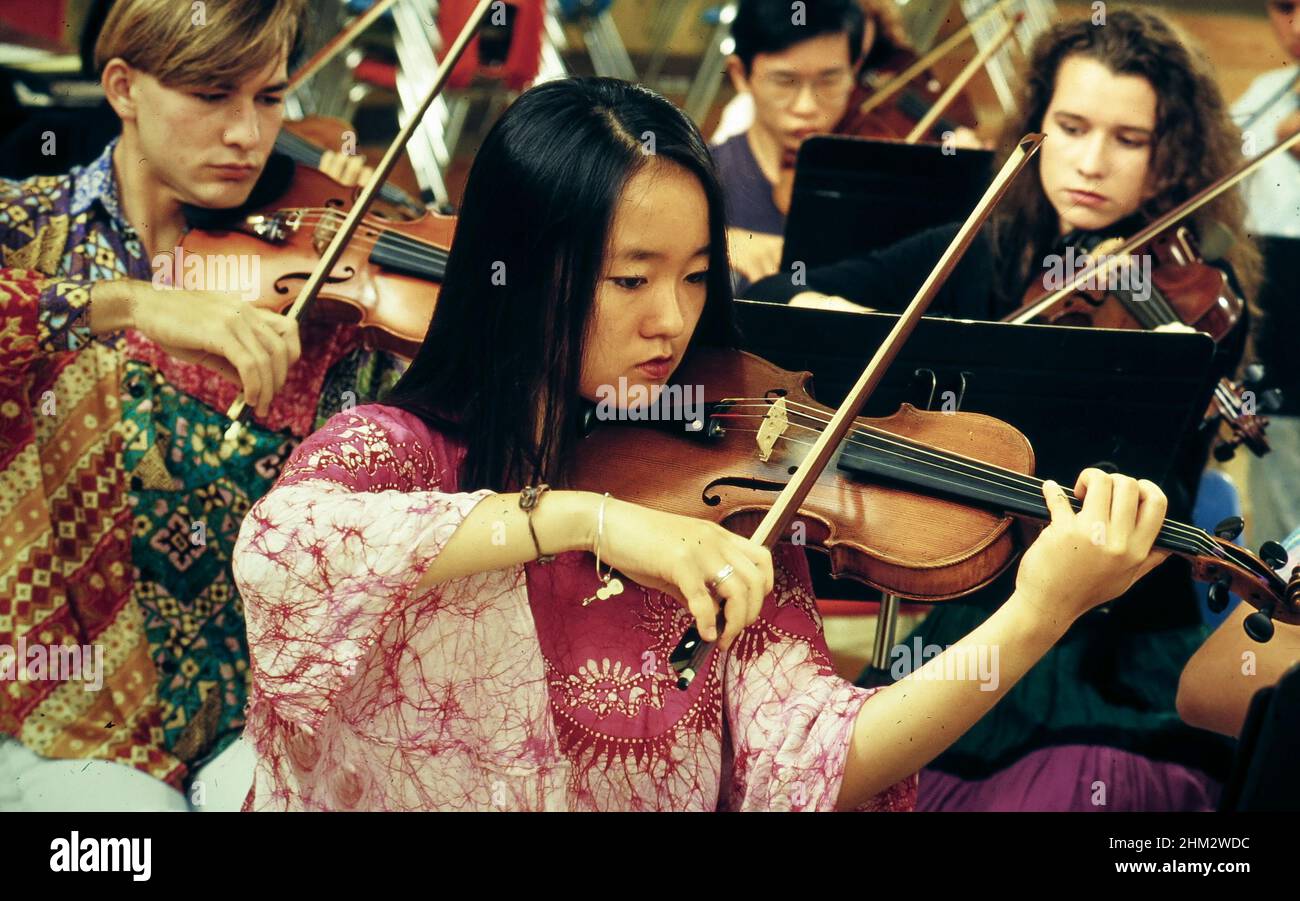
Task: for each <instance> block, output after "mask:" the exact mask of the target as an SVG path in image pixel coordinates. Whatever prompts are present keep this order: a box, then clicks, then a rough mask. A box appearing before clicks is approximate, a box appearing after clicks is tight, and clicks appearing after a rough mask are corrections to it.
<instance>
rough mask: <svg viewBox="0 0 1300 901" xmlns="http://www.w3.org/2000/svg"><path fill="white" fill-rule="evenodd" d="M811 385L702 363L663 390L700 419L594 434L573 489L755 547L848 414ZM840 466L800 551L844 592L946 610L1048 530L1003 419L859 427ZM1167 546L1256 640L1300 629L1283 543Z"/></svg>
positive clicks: (734, 355)
mask: <svg viewBox="0 0 1300 901" xmlns="http://www.w3.org/2000/svg"><path fill="white" fill-rule="evenodd" d="M811 378H812V375H811V373H807V372H803V373H793V372H787V371H785V370H782V369H780V368H779V367H777V366H775V365H773V364H772V363H769V362H768V361H766V360H763V359H761V358H759V357H756V356H754V355H752V354H748V353H744V352H741V351H735V350H718V349H697V350H696V351H694V352H693V353H692V354H691V355H690V356H688V358H687V359H686V360H685V361H684V362H683V364H682V367H681V368H680V370H679V372H678V373H676V374H675V375H674V379H673V385H671V386H669V387H667V388H665V389H664V390H665V391H667V392H669V393H670V396H671V392H672V391H674V390H680V391H687V390H689V389H690V388H691V387H692V386H699V390H700V391H701V392H702V395H701V396H702V397H703V399H704V402H703V404H702V405H701V407H699V408H698V409H696V410H695V411H694V412H695V414H696V416H695V418H694V419H691V418H689V417H684V416H682V415H678V414H671V413H670V414H669V415H666V416H663V417H661V418H660V419H659V420H658V421H644V420H640V421H635V422H602V423H599V424H595V425H594V427H591V428H590V429H589V433H588V434H587V435H586V436H585V437H584V438H583V439H582V440H581V441H580V442H578V445H577V449H576V457H575V464H574V467H573V472H574V476H573V477H572V478H573V482H574V485H573V487H575V488H579V489H586V490H593V491H598V492H604V491H608V492H610V493H611V494H614V495H615V496H617V497H619V498H621V499H624V500H629V501H633V502H635V503H638V504H643V505H645V506H648V507H652V508H655V509H659V510H665V511H668V512H671V513H677V514H681V515H685V516H694V517H699V518H704V519H708V520H711V521H713V522H716V523H719V524H720V525H723V526H724V527H726V528H728V529H730V530H732V531H734V532H737V533H739V534H743V535H748V534H751V533H752V532H753V531H754V530H755V527H756V526H757V525H758V524H759V522H760V521H761V520H762V519H763V518H764V517H765V516H766V515H767V514H768V512H769V511H770V509H771V508H772V506H773V504H774V501H775V500H776V497H777V494H778V492H780V491H782V489H784V488H785V487H786V485H787V483H788V482H790V481H791V480H792V476H794V475H795V473H796V472H797V471H799V470H800V469H801V465H802V464H803V463H804V462H805V458H806V457H807V456H808V455H809V453H810V451H809V447H810V446H811V445H813V443H814V441H815V440H816V439H818V438H819V437H821V436H822V433H823V432H824V431H826V430H827V429H828V427H829V424H830V422H831V419H832V416H833V415H834V414H835V412H836V411H835V410H833V409H831V408H829V407H826V406H824V405H822V404H820V403H818V402H817V401H816V400H815V399H814V398H813V397H812V395H811V394H809V392H808V390H807V386H808V383H809V380H810V379H811ZM678 396H680V395H678ZM687 396H688V397H689V395H687ZM675 409H678V410H681V409H685V408H684V407H682V406H681V405H679V406H678V407H677V408H675ZM688 424H689V427H688ZM589 425H590V424H589ZM832 459H833V461H834V462H833V464H832V465H830V466H827V467H826V468H825V469H823V470H821V471H820V472H819V473H818V474H817V475H816V477H815V481H814V482H813V483H812V485H811V489H810V490H809V491H808V492H807V494H806V497H805V498H804V499H803V500H802V501H801V502H800V503H799V504H798V509H797V513H796V514H795V517H796V518H795V519H794V520H793V526H794V528H793V537H794V538H795V541H796V543H804V544H806V545H807V546H808V547H811V548H814V549H816V550H818V551H820V552H822V553H825V554H827V555H829V557H830V562H831V572H832V574H833V575H834V576H835V577H837V578H851V579H855V580H857V581H861V582H864V583H866V584H867V585H870V586H872V587H874V588H877V589H879V590H881V591H883V592H887V593H890V594H895V595H898V596H900V597H906V598H913V599H916V600H921V601H930V602H933V601H943V600H947V599H951V598H955V597H960V596H963V595H966V594H969V593H970V592H972V591H975V590H977V589H979V588H981V587H983V586H985V585H988V584H989V583H990V582H992V581H993V580H994V579H995V578H997V576H998V575H999V574H1001V573H1002V572H1003V571H1004V570H1005V569H1006V568H1007V567H1008V566H1010V565H1011V563H1012V562H1013V561H1014V560H1015V558H1016V556H1017V555H1018V554H1019V552H1020V551H1021V550H1022V549H1023V548H1024V547H1025V546H1026V544H1027V543H1028V542H1029V540H1030V539H1031V538H1032V537H1033V536H1034V535H1036V534H1037V526H1038V524H1040V523H1045V522H1046V521H1048V520H1050V518H1051V517H1050V514H1049V513H1048V509H1047V505H1046V502H1045V501H1044V499H1043V494H1042V485H1043V482H1042V480H1040V479H1038V478H1036V477H1035V476H1034V474H1033V473H1034V451H1033V448H1032V447H1031V446H1030V443H1029V440H1028V439H1027V438H1026V437H1025V436H1024V435H1023V434H1021V433H1020V432H1019V431H1017V430H1016V429H1015V428H1014V427H1013V426H1011V425H1009V424H1007V423H1005V422H1002V421H1001V420H999V419H995V418H994V417H991V416H986V415H983V414H979V413H965V412H932V411H924V410H918V409H916V408H915V407H912V406H911V405H910V404H904V405H903V406H902V407H901V408H900V409H899V410H898V412H897V413H895V414H894V415H892V416H889V417H884V418H874V419H869V418H865V417H857V418H856V419H854V420H853V423H852V427H851V428H850V429H849V431H848V433H847V436H846V438H845V440H843V442H842V443H839V444H837V445H836V448H835V449H834V450H833V451H832ZM1066 496H1067V498H1069V499H1070V502H1071V504H1072V505H1073V506H1074V507H1075V509H1076V510H1077V509H1079V507H1080V506H1081V502H1080V501H1079V500H1078V499H1077V498H1075V497H1074V495H1073V493H1072V492H1070V491H1068V490H1067V491H1066ZM1237 522H1239V520H1238V521H1237ZM1228 525H1231V524H1228ZM1225 528H1226V527H1225ZM789 531H790V530H788V529H787V530H783V534H782V536H781V538H782V540H791V538H792V535H791V534H788V532H789ZM1156 546H1157V547H1159V548H1162V549H1164V550H1168V551H1171V552H1173V553H1174V554H1176V555H1178V556H1181V557H1184V558H1186V559H1187V560H1188V561H1189V562H1190V564H1191V569H1192V573H1193V575H1194V577H1195V578H1196V579H1198V580H1200V581H1203V582H1208V583H1210V597H1211V603H1212V604H1214V605H1216V606H1222V605H1226V604H1227V602H1228V595H1229V593H1234V594H1236V595H1238V596H1239V597H1241V598H1244V599H1245V600H1247V601H1248V602H1249V603H1250V604H1251V605H1252V606H1254V607H1256V608H1257V612H1256V613H1254V614H1252V615H1251V616H1250V617H1248V618H1247V620H1246V630H1247V632H1248V634H1250V635H1251V637H1252V638H1254V639H1255V640H1256V641H1261V642H1262V641H1267V640H1268V638H1269V637H1270V636H1271V635H1272V633H1273V622H1272V621H1273V620H1275V619H1278V620H1282V621H1283V622H1286V623H1291V624H1300V567H1296V569H1295V571H1294V572H1292V574H1291V576H1290V579H1289V582H1288V581H1287V580H1286V579H1284V578H1283V577H1281V576H1279V575H1278V574H1277V573H1276V572H1275V570H1276V569H1277V568H1279V567H1281V566H1283V565H1285V563H1286V560H1287V554H1286V551H1285V549H1284V548H1283V547H1282V546H1281V545H1280V544H1278V543H1277V542H1268V543H1266V544H1265V545H1264V546H1263V548H1262V549H1261V557H1262V559H1261V557H1256V556H1255V555H1253V554H1251V553H1250V552H1248V551H1246V550H1244V549H1242V548H1240V547H1237V546H1236V545H1234V544H1232V543H1231V541H1229V540H1226V539H1225V538H1223V537H1219V536H1218V535H1212V534H1210V533H1208V532H1206V531H1204V530H1202V529H1199V528H1196V527H1195V526H1190V525H1186V524H1183V523H1178V522H1174V521H1167V522H1166V523H1165V524H1164V526H1163V527H1162V528H1161V530H1160V535H1159V537H1158V538H1157V540H1156Z"/></svg>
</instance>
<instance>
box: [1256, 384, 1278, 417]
mask: <svg viewBox="0 0 1300 901" xmlns="http://www.w3.org/2000/svg"><path fill="white" fill-rule="evenodd" d="M1282 400H1283V394H1282V389H1281V388H1269V389H1268V390H1267V391H1261V392H1260V394H1259V409H1260V410H1262V411H1264V412H1265V413H1276V412H1277V411H1278V410H1280V409H1282Z"/></svg>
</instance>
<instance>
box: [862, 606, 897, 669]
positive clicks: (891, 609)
mask: <svg viewBox="0 0 1300 901" xmlns="http://www.w3.org/2000/svg"><path fill="white" fill-rule="evenodd" d="M898 603H899V601H898V595H895V594H886V595H882V596H881V598H880V615H879V616H877V617H876V638H875V641H874V642H873V643H872V647H871V666H870V667H868V668H867V671H866V672H864V673H863V674H862V679H861V680H860V681H861V683H862V684H863V685H865V686H867V687H872V688H874V687H876V686H880V685H892V684H893V682H894V678H893V676H891V675H890V673H889V655H890V652H891V651H892V650H893V649H894V635H895V631H896V630H897V628H898Z"/></svg>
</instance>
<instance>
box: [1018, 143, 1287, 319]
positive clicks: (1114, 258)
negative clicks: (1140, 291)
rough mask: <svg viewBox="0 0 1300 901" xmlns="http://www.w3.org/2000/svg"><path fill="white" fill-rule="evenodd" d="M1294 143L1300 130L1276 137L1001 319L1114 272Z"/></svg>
mask: <svg viewBox="0 0 1300 901" xmlns="http://www.w3.org/2000/svg"><path fill="white" fill-rule="evenodd" d="M1297 144H1300V132H1296V133H1295V134H1293V135H1292V136H1291V137H1289V138H1287V139H1286V140H1285V141H1279V142H1278V143H1277V144H1274V145H1273V146H1272V147H1271V148H1269V149H1268V150H1266V151H1265V152H1264V153H1262V154H1261V155H1259V156H1257V157H1255V159H1253V160H1249V161H1247V162H1245V163H1243V164H1242V165H1241V166H1240V167H1238V169H1237V171H1236V172H1230V173H1229V174H1227V175H1225V176H1223V178H1221V179H1219V180H1218V181H1216V182H1213V183H1212V184H1209V185H1206V187H1205V188H1203V189H1202V190H1201V191H1199V192H1198V193H1197V194H1195V195H1193V196H1192V197H1191V198H1189V199H1188V200H1186V201H1184V202H1183V203H1181V204H1179V205H1178V206H1176V207H1174V208H1173V209H1172V210H1170V211H1169V212H1167V213H1165V214H1164V215H1163V216H1161V217H1160V218H1158V219H1156V220H1154V221H1153V222H1151V224H1149V225H1148V226H1147V227H1146V228H1144V229H1142V230H1141V231H1139V232H1138V233H1137V234H1136V235H1134V236H1133V237H1131V238H1129V239H1128V240H1127V241H1125V242H1124V243H1123V244H1121V245H1120V246H1119V247H1117V248H1115V249H1114V250H1113V251H1111V252H1109V253H1107V254H1105V255H1104V259H1102V260H1101V262H1098V261H1097V260H1093V261H1092V262H1091V263H1090V264H1089V265H1088V266H1085V267H1084V269H1083V271H1082V272H1080V273H1079V274H1078V275H1077V276H1075V277H1074V278H1073V279H1072V280H1071V281H1070V282H1069V284H1067V285H1066V286H1065V287H1063V288H1061V289H1060V290H1057V291H1053V292H1052V293H1051V294H1048V295H1047V296H1046V297H1043V298H1041V299H1039V300H1035V301H1031V302H1030V303H1027V304H1025V305H1024V306H1022V307H1021V308H1020V309H1018V310H1016V311H1015V312H1014V313H1011V314H1009V315H1008V316H1006V317H1005V318H1004V319H1003V320H1002V321H1003V322H1011V323H1015V324H1017V325H1023V324H1024V323H1026V322H1030V321H1031V320H1034V319H1037V318H1038V317H1039V316H1041V315H1043V314H1044V313H1046V312H1047V311H1048V310H1050V309H1051V308H1052V307H1054V306H1056V304H1058V303H1060V302H1061V301H1062V300H1064V299H1065V298H1067V297H1069V296H1070V295H1071V294H1073V293H1074V292H1075V291H1077V290H1079V288H1081V287H1082V286H1083V285H1085V284H1087V283H1088V282H1089V281H1090V280H1091V279H1093V278H1094V277H1096V276H1102V277H1104V278H1107V279H1109V278H1110V277H1111V276H1113V275H1114V274H1115V270H1116V269H1118V268H1119V267H1120V266H1123V265H1126V264H1127V262H1128V258H1129V256H1130V255H1131V254H1132V253H1133V252H1134V251H1135V250H1137V249H1138V248H1139V247H1141V246H1142V245H1144V244H1146V243H1147V242H1149V241H1151V240H1152V239H1153V238H1155V237H1157V236H1158V235H1160V234H1161V233H1162V232H1164V231H1166V230H1168V229H1170V228H1172V227H1173V226H1175V225H1177V224H1178V223H1179V222H1181V221H1182V220H1184V219H1186V218H1187V217H1188V216H1190V215H1192V214H1193V213H1195V212H1196V211H1197V210H1199V209H1201V207H1203V206H1205V205H1206V204H1208V203H1210V202H1211V201H1213V200H1215V199H1216V198H1218V197H1219V196H1220V195H1222V194H1224V193H1225V192H1227V191H1230V190H1232V189H1233V188H1235V187H1236V186H1237V184H1238V183H1239V182H1241V181H1242V180H1243V179H1245V178H1247V177H1249V176H1250V175H1251V174H1253V173H1254V172H1255V171H1256V170H1257V169H1259V167H1260V166H1263V165H1264V164H1265V163H1266V162H1268V161H1269V160H1270V159H1272V158H1273V157H1275V156H1277V155H1278V154H1279V153H1285V152H1286V151H1288V150H1290V149H1291V148H1292V147H1295V146H1296V145H1297Z"/></svg>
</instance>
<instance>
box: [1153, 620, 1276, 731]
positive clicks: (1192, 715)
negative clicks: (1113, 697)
mask: <svg viewBox="0 0 1300 901" xmlns="http://www.w3.org/2000/svg"><path fill="white" fill-rule="evenodd" d="M1254 609H1255V608H1253V607H1251V606H1250V605H1249V604H1246V603H1244V602H1243V603H1241V604H1240V605H1238V607H1237V609H1236V610H1234V611H1233V612H1232V614H1231V615H1230V616H1229V617H1228V618H1227V619H1225V620H1224V621H1223V622H1222V623H1220V624H1219V627H1218V628H1217V629H1215V631H1214V632H1213V633H1212V634H1211V635H1210V637H1209V638H1208V639H1207V640H1206V642H1205V644H1203V645H1201V648H1200V650H1198V651H1197V652H1196V653H1195V654H1193V655H1192V659H1191V660H1189V661H1188V662H1187V666H1186V667H1185V668H1184V669H1183V674H1182V676H1181V677H1180V678H1179V680H1178V715H1179V716H1181V717H1182V718H1183V720H1184V721H1185V722H1187V723H1188V724H1189V725H1192V726H1196V727H1197V728H1200V729H1210V730H1213V731H1215V732H1220V733H1222V734H1224V735H1230V736H1234V737H1235V736H1237V735H1239V734H1240V733H1241V728H1242V726H1244V725H1245V723H1246V714H1247V712H1249V710H1250V701H1251V699H1252V698H1253V697H1254V696H1255V693H1256V692H1257V691H1259V690H1260V689H1261V688H1266V687H1268V686H1270V685H1276V684H1277V683H1278V681H1279V680H1281V678H1282V676H1283V675H1284V674H1285V673H1286V671H1287V670H1288V669H1290V668H1291V667H1292V666H1294V665H1295V664H1297V663H1300V627H1296V626H1291V625H1288V624H1286V623H1282V622H1275V623H1274V634H1273V638H1272V639H1270V640H1269V641H1267V642H1265V643H1263V644H1260V643H1259V642H1256V641H1254V640H1253V639H1251V638H1250V637H1249V636H1248V635H1246V632H1245V629H1244V628H1243V623H1244V622H1245V620H1246V617H1247V615H1249V614H1251V613H1253V612H1254Z"/></svg>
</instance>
